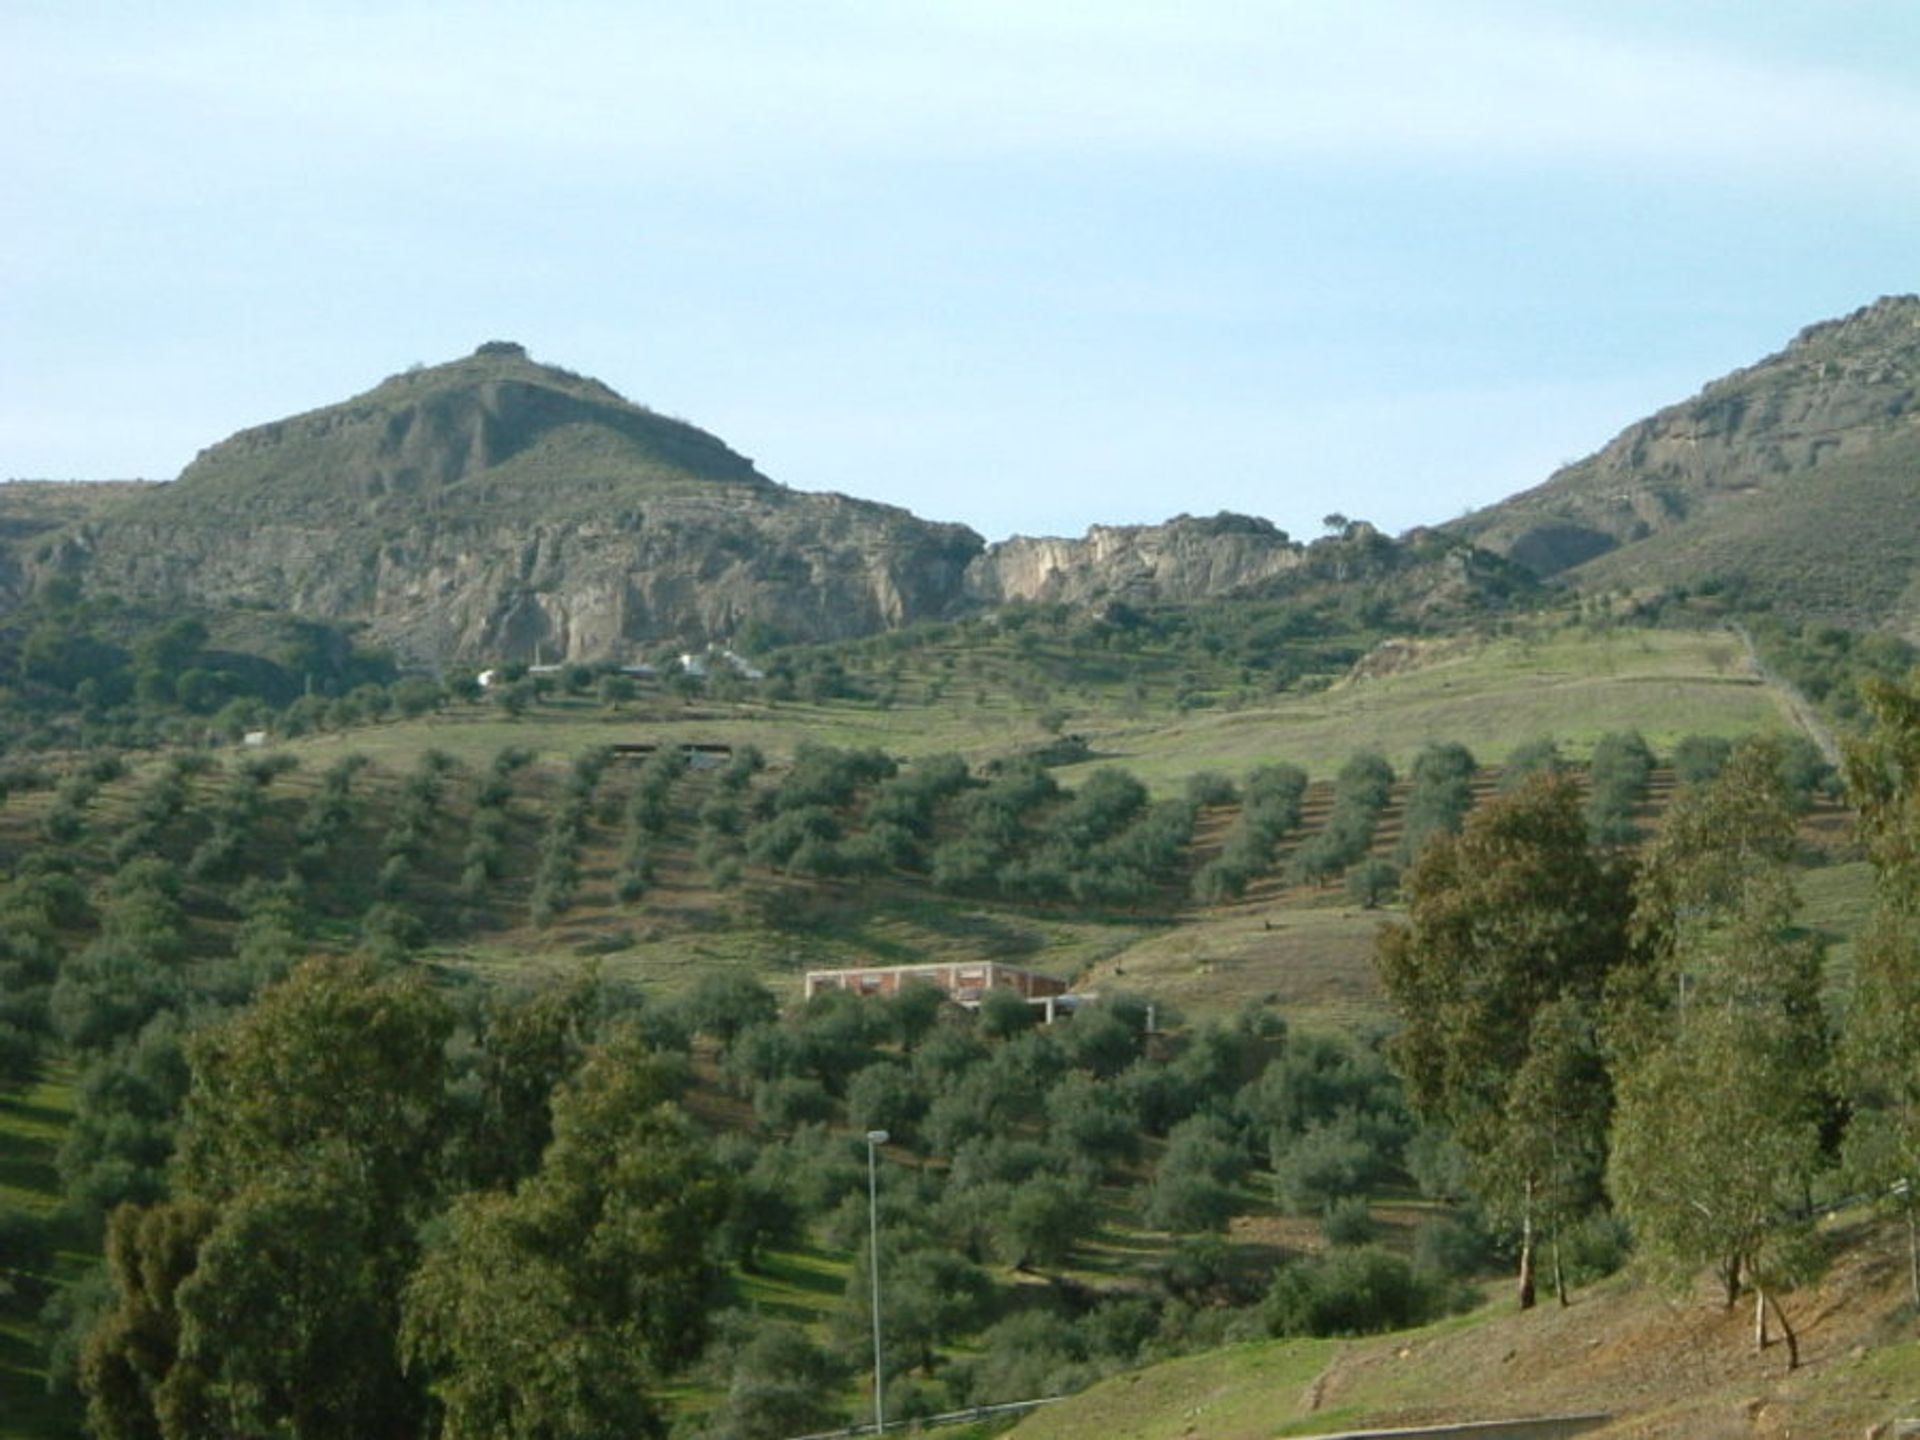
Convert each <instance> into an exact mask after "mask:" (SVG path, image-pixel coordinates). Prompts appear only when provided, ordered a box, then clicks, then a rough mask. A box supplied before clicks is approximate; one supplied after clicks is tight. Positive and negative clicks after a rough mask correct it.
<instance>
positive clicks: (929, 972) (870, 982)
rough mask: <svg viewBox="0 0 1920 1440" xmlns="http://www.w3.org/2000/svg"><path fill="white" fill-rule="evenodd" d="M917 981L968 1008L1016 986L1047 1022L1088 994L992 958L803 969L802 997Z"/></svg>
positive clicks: (887, 990)
mask: <svg viewBox="0 0 1920 1440" xmlns="http://www.w3.org/2000/svg"><path fill="white" fill-rule="evenodd" d="M916 980H917V981H920V982H921V983H923V984H927V985H931V986H933V987H934V988H935V989H937V990H939V991H941V992H942V993H943V994H945V995H946V997H947V998H948V999H949V1000H951V1001H953V1002H954V1003H955V1004H958V1005H965V1006H966V1007H967V1008H968V1009H973V1008H975V1007H977V1006H978V1005H979V1004H980V1000H981V997H982V996H984V995H985V994H986V993H987V991H989V990H991V989H993V988H994V987H995V986H1005V987H1006V988H1008V989H1011V990H1015V991H1018V992H1019V993H1020V995H1021V996H1023V997H1024V998H1025V999H1026V1001H1027V1003H1028V1004H1029V1005H1033V1006H1036V1007H1038V1008H1040V1009H1042V1010H1044V1011H1045V1012H1046V1018H1047V1021H1048V1023H1049V1024H1051V1023H1052V1021H1053V1019H1054V1017H1055V1015H1057V1014H1062V1013H1065V1012H1068V1011H1071V1010H1073V1009H1075V1008H1076V1007H1078V1005H1079V1004H1080V1002H1081V1001H1082V1000H1085V999H1090V998H1091V997H1090V996H1082V995H1076V994H1073V993H1072V992H1071V991H1070V990H1069V989H1068V988H1067V982H1066V981H1064V980H1062V979H1060V978H1058V977H1057V976H1053V975H1042V974H1041V973H1040V972H1039V971H1037V970H1022V969H1020V968H1019V967H1018V966H1016V965H1002V964H1000V963H999V962H998V961H995V960H976V961H968V962H966V963H963V964H953V963H948V964H934V965H873V966H863V967H859V968H856V969H851V970H809V971H808V972H807V989H806V997H807V999H809V1000H811V999H812V998H813V997H814V996H815V995H818V994H820V993H821V992H822V991H824V990H851V991H853V993H854V994H856V995H894V994H898V993H899V991H900V990H901V988H902V987H904V986H906V985H909V984H911V983H913V982H914V981H916Z"/></svg>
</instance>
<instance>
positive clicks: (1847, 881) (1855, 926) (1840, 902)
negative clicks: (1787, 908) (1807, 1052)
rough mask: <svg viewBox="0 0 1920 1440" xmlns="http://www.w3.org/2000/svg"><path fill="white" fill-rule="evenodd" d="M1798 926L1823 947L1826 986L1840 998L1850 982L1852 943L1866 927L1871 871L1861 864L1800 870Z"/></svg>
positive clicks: (1870, 867) (1855, 861)
mask: <svg viewBox="0 0 1920 1440" xmlns="http://www.w3.org/2000/svg"><path fill="white" fill-rule="evenodd" d="M1796 880H1797V883H1798V885H1799V889H1800V923H1801V924H1802V925H1803V926H1805V927H1806V928H1807V929H1809V930H1811V931H1813V932H1814V933H1815V934H1816V935H1818V936H1819V937H1820V938H1821V939H1822V940H1824V941H1826V943H1827V983H1828V988H1829V990H1830V991H1832V992H1833V993H1835V994H1844V993H1845V992H1846V991H1847V990H1848V989H1849V988H1850V986H1851V982H1852V978H1853V942H1854V937H1855V936H1856V935H1858V934H1859V933H1860V930H1861V929H1862V927H1864V926H1865V924H1866V923H1867V917H1868V915H1869V914H1870V913H1871V912H1872V909H1873V900H1874V887H1873V867H1872V866H1871V865H1869V864H1868V863H1867V862H1866V861H1864V860H1852V861H1848V862H1846V863H1844V864H1839V865H1825V866H1821V867H1819V868H1818V869H1813V870H1804V871H1802V872H1800V874H1799V875H1798V876H1797V877H1796Z"/></svg>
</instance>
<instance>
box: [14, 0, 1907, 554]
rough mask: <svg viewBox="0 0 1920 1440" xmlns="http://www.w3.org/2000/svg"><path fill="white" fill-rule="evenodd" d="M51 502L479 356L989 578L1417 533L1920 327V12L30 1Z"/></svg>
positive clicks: (17, 295)
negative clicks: (944, 543)
mask: <svg viewBox="0 0 1920 1440" xmlns="http://www.w3.org/2000/svg"><path fill="white" fill-rule="evenodd" d="M0 180H3V181H4V185H3V186H0V196H4V199H3V200H0V217H3V218H4V222H5V223H4V225H0V475H4V476H12V477H32V478H87V479H92V478H103V479H104V478H118V477H126V476H148V477H170V476H172V475H174V474H176V473H178V471H179V469H180V468H181V467H182V466H183V465H184V464H185V463H186V462H187V461H188V460H190V459H191V458H192V456H193V454H194V452H195V451H196V450H197V449H198V448H199V447H201V446H202V445H206V444H210V443H212V442H214V441H216V440H219V439H221V438H222V437H224V436H225V435H227V434H229V433H231V432H232V431H233V430H235V429H238V428H240V427H242V426H245V425H249V424H254V423H257V422H260V421H264V420H268V419H273V418H276V417H278V416H281V415H284V414H288V413H291V412H294V411H298V410H304V409H310V408H312V407H315V406H318V405H322V404H327V403H330V402H332V401H334V400H337V399H342V398H344V397H346V396H347V395H349V394H351V393H354V392H356V391H359V390H362V389H365V388H367V387H368V386H370V385H372V384H374V383H375V382H377V381H378V380H379V379H380V378H381V377H383V376H385V375H387V374H390V373H392V372H394V371H396V370H400V369H403V368H405V367H406V366H407V365H409V364H411V363H413V362H415V361H424V362H428V363H432V362H436V361H439V360H445V359H450V358H452V357H454V356H456V355H460V354H464V353H466V352H467V351H469V350H471V349H472V348H473V347H474V346H475V345H476V344H478V343H479V342H480V341H482V340H486V339H491V338H503V339H512V340H518V341H520V342H521V343H523V344H525V345H526V346H527V347H528V348H529V349H530V350H531V351H532V353H533V354H534V356H535V357H536V358H537V359H542V360H547V361H551V362H553V363H555V364H559V365H563V366H566V367H567V368H569V369H573V370H579V371H584V372H586V373H588V374H591V375H595V376H597V377H599V378H600V379H602V380H605V381H606V382H607V383H608V384H610V385H612V386H613V387H614V388H615V389H617V390H619V391H620V392H621V393H623V394H625V395H627V396H629V397H630V398H632V399H635V400H639V401H642V402H644V403H646V404H649V405H652V406H654V407H655V408H657V409H661V410H664V411H667V412H670V413H673V414H677V415H682V416H685V417H686V418H688V419H690V420H693V421H694V422H696V423H697V424H700V425H702V426H704V427H706V428H707V429H709V430H712V431H714V432H715V433H716V434H718V435H720V436H721V437H722V438H723V439H725V440H727V441H728V442H729V443H730V444H732V445H733V446H735V447H736V448H737V449H739V450H741V451H743V452H744V453H746V454H748V455H751V456H753V457H754V459H755V460H756V461H757V462H758V463H759V465H760V467H761V469H762V470H764V471H765V472H766V473H767V474H769V475H770V476H772V477H773V478H774V479H776V480H779V481H781V482H783V483H785V484H788V485H792V486H795V487H797V488H800V489H808V490H826V489H831V490H841V491H845V492H848V493H850V494H855V495H860V496H864V497H868V498H872V499H877V500H884V501H889V502H892V503H895V504H900V505H905V506H908V507H909V508H911V509H913V510H915V511H916V512H918V513H920V514H922V515H925V516H928V517H930V518H937V519H948V520H959V521H963V522H965V523H967V524H970V525H972V526H974V527H975V528H976V529H978V530H980V531H981V532H982V533H984V534H985V535H987V536H988V538H990V539H992V538H999V537H1001V536H1004V535H1006V534H1009V533H1013V532H1025V533H1078V532H1079V531H1081V530H1083V529H1085V527H1086V526H1088V525H1089V524H1093V523H1123V522H1136V521H1151V520H1158V519H1162V518H1164V517H1166V516H1167V515H1170V514H1174V513H1177V512H1181V511H1187V512H1192V513H1201V514H1210V513H1212V512H1213V511H1216V510H1222V509H1229V510H1239V511H1246V512H1250V513H1254V514H1260V515H1266V516H1269V517H1271V518H1272V519H1274V520H1275V521H1277V522H1278V523H1280V524H1281V525H1283V526H1285V527H1287V528H1289V529H1291V530H1293V531H1295V532H1296V533H1313V532H1315V531H1317V529H1318V524H1319V519H1320V517H1321V516H1322V515H1323V514H1325V513H1326V512H1328V511H1330V510H1339V511H1343V512H1345V513H1347V514H1349V515H1358V516H1365V517H1367V518H1369V519H1373V520H1375V521H1376V522H1378V523H1380V524H1382V525H1384V526H1387V527H1389V528H1392V529H1396V530H1397V529H1401V528H1404V527H1406V526H1409V525H1413V524H1417V523H1421V522H1427V521H1435V520H1442V519H1446V518H1448V517H1450V516H1452V515H1455V514H1458V513H1459V512H1460V511H1461V510H1462V509H1464V508H1467V507H1468V506H1471V505H1474V504H1479V503H1484V502H1487V501H1491V500H1494V499H1497V498H1499V497H1500V496H1502V495H1504V494H1507V493H1510V492H1511V491H1514V490H1517V489H1521V488H1524V487H1525V486H1527V485H1530V484H1533V483H1535V482H1537V481H1538V480H1540V479H1543V478H1544V477H1545V475H1546V473H1547V472H1548V471H1549V470H1550V469H1551V468H1552V467H1553V466H1554V465H1555V464H1556V463H1558V462H1560V461H1562V460H1565V459H1569V458H1572V457H1573V456H1575V455H1578V454H1582V453H1585V452H1586V451H1588V450H1591V449H1593V448H1594V447H1596V446H1597V445H1599V444H1601V443H1603V442H1604V441H1605V440H1606V439H1608V438H1609V437H1610V436H1611V435H1612V434H1613V433H1614V432H1616V431H1617V430H1618V429H1620V428H1621V427H1622V426H1624V425H1625V424H1627V423H1628V422H1630V421H1632V420H1634V419H1636V418H1638V417H1639V416H1640V415H1642V414H1644V413H1646V412H1647V411H1649V410H1651V409H1653V408H1656V407H1657V406H1659V405H1661V404H1663V403H1667V402H1669V401H1673V400H1677V399H1680V398H1682V397H1684V396H1685V395H1688V394H1690V393H1692V392H1693V391H1694V390H1695V389H1697V388H1698V387H1699V386H1700V385H1701V384H1702V383H1704V382H1705V381H1707V380H1709V379H1711V378H1713V377H1714V376H1716V375H1718V374H1720V373H1722V372H1724V371H1726V370H1728V369H1730V368H1732V367H1734V366H1737V365H1741V364H1746V363H1749V362H1751V361H1753V360H1755V359H1758V358H1759V357H1760V356H1761V355H1763V354H1766V353H1768V352H1770V351H1772V350H1774V349H1777V348H1778V347H1779V346H1781V345H1782V344H1784V343H1785V342H1786V341H1787V340H1788V339H1789V338H1790V337H1791V336H1792V334H1793V333H1794V332H1795V331H1796V330H1797V329H1798V328H1799V327H1800V326H1802V325H1804V324H1807V323H1810V322H1813V321H1815V320H1820V319H1824V318H1828V317H1830V316H1833V315H1836V314H1840V313H1844V312H1845V311H1848V310H1851V309H1853V308H1855V307H1857V306H1859V305H1862V304H1865V303H1867V302H1868V301H1871V300H1872V299H1874V298H1875V297H1876V296H1879V295H1881V294H1886V293H1896V292H1905V291H1912V290H1916V289H1920V5H1915V4H1913V3H1911V0H1819V3H1798V0H1794V3H1773V0H1769V3H1765V4H1757V3H1752V0H1739V3H1716V0H1705V3H1675V0H1664V3H1654V0H1592V3H1585V4H1574V3H1552V0H1532V3H1518V0H1516V3H1500V0H1486V3H1477V0H1444V3H1441V0H1428V3H1410V0H1409V3H1390V0H1380V3H1372V0H1327V3H1309V0H1269V3H1265V4H1251V3H1244V4H1230V3H1208V0H1185V3H1180V4H1173V3H1158V4H1147V3H1127V0H1098V3H1086V4H1068V3H1047V0H1024V3H1009V0H973V3H965V4H938V3H910V0H834V3H818V4H811V3H806V0H786V3H748V0H740V3H725V0H715V3H706V4H701V5H665V4H651V3H643V0H626V3H617V0H605V3H569V0H549V3H543V4H539V5H534V4H505V3H488V0H468V3H459V4H452V3H447V4H419V3H407V0H399V3H379V4H370V3H369V4H361V3H307V4H276V3H271V0H257V3H247V4H239V3H235V4H211V3H198V0H170V3H166V4H160V5H155V4H151V3H147V0H120V3H107V0H46V3H42V0H0Z"/></svg>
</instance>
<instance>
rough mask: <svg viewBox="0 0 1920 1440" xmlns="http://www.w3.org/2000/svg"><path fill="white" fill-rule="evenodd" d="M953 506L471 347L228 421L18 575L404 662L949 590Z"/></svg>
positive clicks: (830, 634)
mask: <svg viewBox="0 0 1920 1440" xmlns="http://www.w3.org/2000/svg"><path fill="white" fill-rule="evenodd" d="M982 548H983V542H982V540H981V538H980V537H979V536H978V535H976V534H975V533H974V532H973V531H971V530H969V529H967V528H966V527H964V526H960V525H943V524H934V523H929V522H926V521H922V520H919V519H916V518H915V517H914V516H912V515H911V514H909V513H907V512H906V511H904V510H901V509H897V508H894V507H891V506H886V505H878V504H873V503H870V502H866V501H861V500H854V499H850V498H848V497H846V496H843V495H830V494H828V495H809V494H802V493H799V492H796V491H792V490H788V489H786V488H785V487H783V486H780V485H777V484H775V483H774V482H773V481H771V480H769V479H767V478H766V477H765V476H764V475H762V474H760V473H759V471H757V470H756V469H755V468H754V466H753V463H752V462H751V461H750V460H748V459H746V458H745V457H744V456H741V455H739V454H736V453H735V452H734V451H732V450H731V449H729V448H728V447H727V446H726V445H725V444H723V443H722V442H721V441H719V440H718V439H716V438H714V437H713V436H712V435H709V434H707V433H706V432H704V431H702V430H699V429H697V428H695V427H694V426H692V425H689V424H686V423H685V422H683V421H679V420H673V419H669V418H667V417H665V416H662V415H658V414H655V413H654V412H652V411H650V410H647V409H645V408H644V407H642V406H639V405H634V404H631V403H629V402H628V401H626V400H624V399H622V398H621V397H620V396H619V395H617V394H615V393H614V392H613V391H612V390H610V389H608V388H607V387H606V386H605V385H602V384H600V383H599V382H598V381H595V380H589V379H586V378H584V377H581V376H578V375H574V374H571V373H570V372H568V371H565V370H560V369H557V368H554V367H552V366H547V365H540V364H536V363H535V362H534V361H532V360H530V359H529V358H528V357H527V354H526V352H525V351H524V350H522V349H521V348H520V347H519V346H518V345H513V344H510V343H506V342H490V343H489V344H486V345H483V346H481V347H480V349H479V350H477V351H476V352H475V353H474V354H473V355H471V356H468V357H467V358H465V359H462V360H456V361H454V362H452V363H450V364H446V365H438V366H433V367H431V368H424V369H418V370H414V371H409V372H408V373H406V374H402V375H396V376H393V377H391V378H389V379H388V380H386V381H384V382H383V383H381V384H380V385H378V386H376V387H374V388H373V389H372V390H369V391H367V392H366V393H365V394H362V395H358V396H356V397H354V398H353V399H351V400H348V401H346V402H344V403H343V404H339V405H331V406H328V407H326V408H324V409H319V410H314V411H311V412H309V413H307V414H304V415H296V416H293V417H292V418H290V419H286V420H280V421H275V422H274V423H272V424H268V425H262V426H258V427H256V428H254V429H250V430H245V431H242V432H241V433H239V434H237V435H235V436H233V437H231V438H230V439H228V440H225V441H222V442H221V443H220V444H218V445H214V446H212V447H211V448H209V449H207V450H204V451H202V452H201V453H200V455H199V456H198V457H197V458H196V459H195V460H194V461H193V463H192V464H190V465H189V466H188V467H187V468H186V470H185V471H183V472H182V473H181V475H180V478H179V479H178V480H176V481H174V482H173V483H172V484H169V485H160V486H152V487H146V488H142V489H140V490H138V491H136V492H133V493H129V494H127V495H126V496H124V497H123V498H121V499H120V500H119V502H118V503H115V504H113V505H111V506H109V507H103V508H100V509H98V510H96V511H95V512H94V513H92V514H91V515H89V516H88V517H86V518H84V519H82V520H80V521H79V522H78V523H76V524H74V525H72V526H70V527H69V528H67V529H66V530H64V531H62V532H61V533H60V534H59V535H58V536H57V537H55V538H53V539H51V540H43V541H42V542H41V543H40V544H39V545H38V547H37V548H36V550H35V553H34V555H33V557H32V558H31V560H30V561H29V562H27V563H28V565H29V568H30V569H32V570H33V571H34V572H35V575H36V578H44V575H45V574H46V573H48V572H53V573H65V574H70V575H72V576H73V577H75V578H77V579H79V580H81V581H82V582H83V583H84V584H85V586H86V587H87V588H88V589H89V590H93V591H102V592H103V591H111V592H115V593H119V594H122V595H127V596H138V597H141V598H143V599H149V600H151V599H173V600H177V601H178V602H180V603H183V604H189V605H200V606H209V607H220V606H241V607H265V608H279V609H288V610H292V611H294V612H296V613H299V614H302V615H307V616H312V617H314V618H323V619H328V620H333V621H348V622H358V623H361V624H363V625H364V626H365V628H366V629H367V630H368V631H369V632H370V634H371V636H372V637H373V638H374V639H376V640H378V641H381V642H384V643H386V644H388V645H391V646H392V647H394V648H395V649H396V650H397V651H399V652H400V653H401V654H402V655H404V656H406V657H408V658H410V659H413V660H415V661H425V662H429V663H438V662H443V661H447V660H451V659H466V660H474V659H481V658H490V659H525V658H533V657H535V656H536V655H539V656H544V657H546V658H548V659H552V660H559V659H562V658H566V657H591V658H604V657H607V656H609V655H620V654H623V653H626V652H628V651H631V650H634V649H637V648H640V647H642V646H648V645H657V644H660V643H662V642H675V643H696V642H699V641H703V640H707V639H712V638H717V637H721V636H726V635H731V634H734V633H736V632H738V631H739V630H740V629H741V628H743V627H746V626H749V625H750V624H754V623H756V622H757V623H758V624H759V625H760V626H762V627H766V629H767V630H768V631H769V632H773V633H778V634H779V635H781V636H784V637H786V638H790V639H805V640H824V639H837V638H846V637H850V636H855V635H861V634H865V633H868V632H870V631H873V630H876V629H881V628H884V627H888V626H893V625H899V624H902V623H906V622H908V621H911V620H915V619H919V618H923V617H925V616H929V615H938V614H944V613H946V612H947V611H949V610H950V609H951V608H952V607H953V606H954V605H955V604H956V603H958V602H959V600H960V597H961V595H962V582H963V577H964V575H965V572H966V567H967V564H968V562H969V561H971V560H972V559H973V558H974V557H975V556H976V555H978V554H979V553H980V551H981V550H982Z"/></svg>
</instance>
